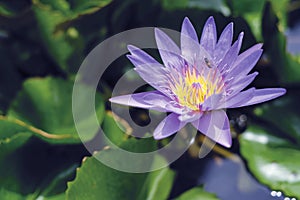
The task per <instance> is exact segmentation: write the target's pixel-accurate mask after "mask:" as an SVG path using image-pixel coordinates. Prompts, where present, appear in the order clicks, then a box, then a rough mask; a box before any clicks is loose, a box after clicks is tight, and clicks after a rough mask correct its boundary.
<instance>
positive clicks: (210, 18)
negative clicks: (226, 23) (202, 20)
mask: <svg viewBox="0 0 300 200" xmlns="http://www.w3.org/2000/svg"><path fill="white" fill-rule="evenodd" d="M208 21H210V22H211V21H213V22H214V21H215V18H214V16H209V18H208V19H207V22H208Z"/></svg>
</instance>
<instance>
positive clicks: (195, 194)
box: [175, 187, 218, 200]
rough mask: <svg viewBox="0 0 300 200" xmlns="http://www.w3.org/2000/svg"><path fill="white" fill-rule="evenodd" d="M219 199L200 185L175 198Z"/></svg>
mask: <svg viewBox="0 0 300 200" xmlns="http://www.w3.org/2000/svg"><path fill="white" fill-rule="evenodd" d="M198 199H201V200H218V198H217V197H216V196H215V195H214V194H210V193H208V192H206V191H205V190H203V189H202V188H200V187H196V188H192V189H190V190H188V191H186V192H184V193H183V194H182V195H180V196H179V197H177V198H176V199H175V200H198Z"/></svg>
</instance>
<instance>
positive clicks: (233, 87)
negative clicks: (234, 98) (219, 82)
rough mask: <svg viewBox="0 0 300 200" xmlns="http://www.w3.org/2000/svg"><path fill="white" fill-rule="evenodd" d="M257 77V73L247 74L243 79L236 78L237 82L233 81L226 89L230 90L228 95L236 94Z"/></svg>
mask: <svg viewBox="0 0 300 200" xmlns="http://www.w3.org/2000/svg"><path fill="white" fill-rule="evenodd" d="M257 75H258V72H254V73H252V74H249V75H248V76H245V77H243V78H240V79H239V78H238V79H237V80H235V79H234V80H233V81H232V83H230V84H229V85H228V86H227V87H228V88H230V89H229V90H230V91H231V92H230V95H235V94H237V93H238V92H240V91H242V90H243V89H244V88H245V87H247V86H248V85H249V84H250V83H252V81H253V80H254V79H255V77H256V76H257Z"/></svg>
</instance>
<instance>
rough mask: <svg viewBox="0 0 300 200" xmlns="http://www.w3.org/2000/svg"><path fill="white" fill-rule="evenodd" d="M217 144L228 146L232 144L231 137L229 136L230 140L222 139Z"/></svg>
mask: <svg viewBox="0 0 300 200" xmlns="http://www.w3.org/2000/svg"><path fill="white" fill-rule="evenodd" d="M219 144H221V145H223V146H224V147H227V148H230V147H231V146H232V139H231V138H230V140H227V141H222V143H219Z"/></svg>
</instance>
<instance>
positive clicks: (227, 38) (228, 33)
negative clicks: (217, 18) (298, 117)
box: [214, 23, 233, 65]
mask: <svg viewBox="0 0 300 200" xmlns="http://www.w3.org/2000/svg"><path fill="white" fill-rule="evenodd" d="M232 38H233V23H229V24H228V25H227V26H226V27H225V28H224V30H223V32H222V33H221V36H220V38H219V40H218V43H217V45H216V49H215V51H214V58H215V62H216V64H217V65H218V64H219V63H220V61H221V60H222V59H223V58H224V56H225V54H226V53H227V51H228V50H229V49H230V47H231V43H232Z"/></svg>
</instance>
